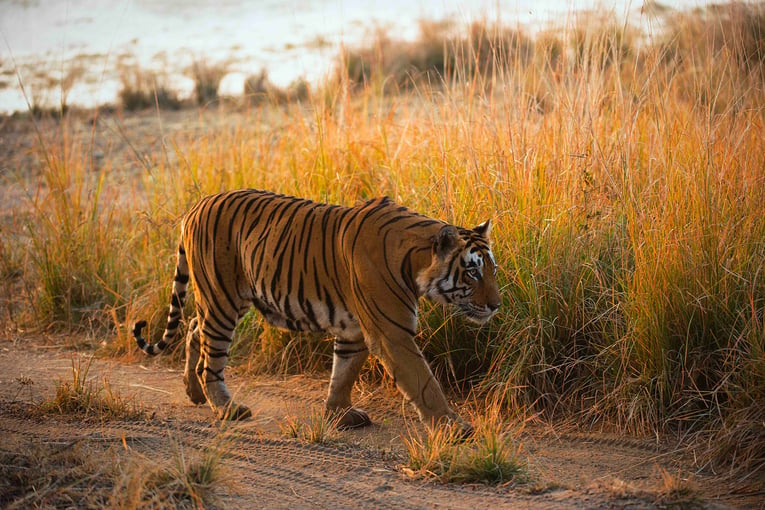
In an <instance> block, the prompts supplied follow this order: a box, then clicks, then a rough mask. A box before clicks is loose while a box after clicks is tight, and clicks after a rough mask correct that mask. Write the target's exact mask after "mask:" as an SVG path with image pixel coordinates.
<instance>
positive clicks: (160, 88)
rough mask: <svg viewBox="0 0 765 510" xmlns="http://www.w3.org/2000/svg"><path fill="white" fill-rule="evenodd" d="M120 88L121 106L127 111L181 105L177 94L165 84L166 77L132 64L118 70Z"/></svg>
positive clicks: (170, 107) (171, 107)
mask: <svg viewBox="0 0 765 510" xmlns="http://www.w3.org/2000/svg"><path fill="white" fill-rule="evenodd" d="M120 81H121V82H122V88H121V89H120V91H119V100H120V104H121V105H122V107H123V108H125V109H126V110H129V111H134V110H142V109H144V108H155V107H156V108H161V109H173V110H176V109H178V108H180V107H181V100H180V98H179V97H178V94H177V93H176V92H174V91H173V90H171V89H170V88H169V87H168V85H167V83H166V82H167V78H166V77H163V76H161V75H160V74H159V73H152V72H147V71H145V70H143V69H141V68H140V66H138V64H133V65H131V66H124V67H123V68H122V69H121V71H120Z"/></svg>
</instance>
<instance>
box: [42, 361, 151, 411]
mask: <svg viewBox="0 0 765 510" xmlns="http://www.w3.org/2000/svg"><path fill="white" fill-rule="evenodd" d="M92 360H93V358H90V359H88V361H87V363H86V364H85V366H83V365H82V360H78V361H77V362H76V363H75V361H74V360H72V380H71V381H57V382H56V394H55V396H53V397H51V398H49V399H46V400H43V401H42V402H40V403H39V404H37V405H36V406H35V409H34V413H35V414H39V415H43V416H45V415H63V416H67V417H71V418H76V419H78V420H98V421H103V420H135V419H145V418H146V413H145V411H144V410H143V409H141V406H140V405H138V404H137V403H136V402H135V401H134V400H133V399H125V398H123V397H122V396H120V395H119V393H116V392H115V391H113V390H112V388H111V386H110V385H109V382H108V381H107V380H105V379H104V381H103V385H102V386H96V385H95V384H94V383H93V381H89V380H88V371H89V370H90V364H91V362H92Z"/></svg>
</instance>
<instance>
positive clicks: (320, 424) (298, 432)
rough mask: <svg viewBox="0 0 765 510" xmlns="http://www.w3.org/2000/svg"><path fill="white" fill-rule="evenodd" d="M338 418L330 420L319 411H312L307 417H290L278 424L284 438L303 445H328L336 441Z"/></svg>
mask: <svg viewBox="0 0 765 510" xmlns="http://www.w3.org/2000/svg"><path fill="white" fill-rule="evenodd" d="M339 419H340V416H338V417H335V418H332V417H330V416H327V414H326V413H325V412H324V411H323V410H320V409H314V410H313V411H312V412H311V413H309V414H308V415H301V416H297V415H290V416H287V417H285V419H284V421H283V422H282V423H280V424H279V429H280V430H281V433H282V435H283V436H285V437H290V438H294V439H298V440H300V441H302V442H304V443H318V444H324V443H329V442H331V441H332V440H334V439H337V437H338V433H337V422H338V420H339Z"/></svg>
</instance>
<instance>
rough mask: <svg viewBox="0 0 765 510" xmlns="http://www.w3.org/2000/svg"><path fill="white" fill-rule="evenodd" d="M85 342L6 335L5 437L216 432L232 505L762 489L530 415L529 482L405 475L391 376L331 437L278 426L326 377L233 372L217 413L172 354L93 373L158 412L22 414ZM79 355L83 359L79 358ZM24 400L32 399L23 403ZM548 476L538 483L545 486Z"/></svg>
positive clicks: (152, 440) (429, 502) (9, 441)
mask: <svg viewBox="0 0 765 510" xmlns="http://www.w3.org/2000/svg"><path fill="white" fill-rule="evenodd" d="M85 358H86V356H85V355H82V354H78V353H73V352H71V351H69V352H65V351H62V350H61V349H56V348H45V347H44V346H42V345H38V344H36V343H35V342H32V343H31V344H29V343H21V342H18V341H16V342H11V341H9V340H2V339H0V374H2V375H1V376H0V377H1V379H2V380H0V437H3V440H2V442H3V443H4V446H3V449H8V448H11V449H12V448H14V447H21V448H23V445H24V444H25V442H27V443H28V442H29V441H33V440H43V441H59V442H66V441H70V442H72V441H76V440H83V441H84V442H85V443H96V442H100V443H103V444H105V445H117V446H119V445H120V444H122V445H124V447H125V449H128V447H129V448H130V450H131V451H134V452H136V453H137V454H140V455H143V456H146V457H147V458H149V459H167V458H169V457H171V456H172V454H173V451H174V450H173V449H174V448H175V449H176V450H177V449H178V448H179V447H180V448H187V449H189V451H194V450H198V449H200V448H201V447H202V446H203V445H207V444H211V443H214V442H216V441H218V442H219V443H220V444H224V445H225V446H224V448H225V451H226V452H227V454H226V455H225V457H224V458H223V463H224V466H225V469H226V473H227V475H228V476H229V477H230V478H232V479H234V480H236V483H234V484H233V485H232V488H231V489H230V490H228V491H225V492H224V493H223V494H221V496H220V501H219V502H220V506H222V507H231V508H233V507H238V508H292V509H295V508H350V507H357V508H395V509H404V508H471V509H472V508H614V507H616V508H622V507H628V508H654V507H656V506H657V505H659V504H660V503H661V501H662V500H661V498H660V492H661V476H660V468H663V469H664V470H666V471H667V472H669V473H673V474H676V475H677V476H678V477H681V478H685V477H691V478H693V481H692V482H691V485H692V486H693V487H694V492H695V493H696V496H695V498H696V500H697V501H702V503H700V504H699V506H703V507H707V508H726V507H729V506H730V507H745V506H750V505H752V504H757V503H758V501H757V500H756V498H755V499H752V497H749V498H742V497H741V496H732V495H727V496H725V495H723V493H724V492H725V486H724V483H722V482H721V481H720V480H718V479H716V478H714V477H711V476H709V475H703V474H695V475H693V474H691V473H690V470H691V466H690V463H689V462H688V461H687V459H684V458H683V457H682V456H681V455H680V454H679V453H677V452H674V451H673V450H671V449H668V448H666V447H662V446H658V445H656V443H655V442H650V441H647V440H645V441H644V440H641V439H635V438H622V437H616V436H609V435H596V434H576V433H565V434H554V433H552V432H551V431H550V430H549V429H546V428H544V427H541V426H538V427H531V430H529V429H528V428H527V430H526V432H524V434H523V437H522V439H521V440H522V444H523V445H524V450H523V453H524V455H527V456H528V458H529V463H530V465H531V467H532V471H533V473H534V478H535V482H533V483H532V484H527V485H526V486H512V485H506V486H501V487H490V486H484V485H478V484H476V485H462V486H460V485H450V484H441V483H437V482H434V481H426V482H424V481H417V480H411V479H409V478H408V477H407V476H406V475H405V474H404V472H403V471H402V469H401V465H402V464H404V462H405V460H406V455H405V449H404V444H403V442H402V439H401V433H402V432H403V431H405V430H406V428H407V427H411V426H419V425H418V424H416V423H415V422H413V416H412V413H411V411H409V410H406V409H404V413H405V414H406V417H403V416H402V406H401V398H400V396H398V395H397V394H396V393H395V392H393V391H391V390H390V389H389V388H378V389H374V390H367V391H364V392H362V394H361V395H360V396H359V398H360V400H361V401H362V402H363V404H362V405H363V407H365V408H366V409H367V410H368V411H369V412H370V415H371V416H372V417H373V420H374V421H375V425H374V426H372V427H369V428H368V429H366V430H361V431H352V432H342V433H340V434H339V438H338V439H337V440H335V441H333V442H331V443H330V444H324V445H321V444H309V443H304V442H300V441H298V440H296V439H289V438H285V437H284V436H283V434H282V433H281V432H280V427H279V425H280V424H281V423H284V422H285V419H286V417H287V416H292V415H300V414H305V413H310V411H311V410H312V409H320V407H321V404H322V399H323V397H324V393H325V385H326V380H324V379H318V378H310V377H302V376H301V377H291V378H286V379H277V378H273V377H259V378H257V379H251V378H246V377H241V376H240V377H237V376H235V375H233V374H232V375H231V376H230V377H229V385H230V387H231V388H232V389H237V391H238V393H239V395H240V396H239V398H240V399H241V400H242V401H243V402H245V403H247V404H248V405H250V406H251V407H252V408H253V409H254V410H255V417H254V419H253V420H250V421H248V422H246V423H243V424H239V425H236V426H233V427H231V426H228V427H221V425H220V424H219V423H217V422H215V421H214V420H213V419H212V416H211V413H210V411H209V409H208V408H207V407H206V406H199V407H195V406H193V405H191V404H190V403H189V402H188V400H187V399H186V396H185V393H184V390H183V383H182V380H181V375H182V374H181V371H180V370H179V369H175V368H173V369H170V368H168V367H167V364H166V363H162V362H159V363H158V362H155V361H147V362H145V363H141V364H123V363H119V362H114V361H109V360H103V359H94V360H93V362H92V365H91V367H90V371H89V373H88V377H89V378H91V379H92V380H93V381H94V382H103V381H108V383H109V384H110V385H111V387H112V388H114V389H115V390H116V391H117V392H119V394H120V395H122V396H123V397H134V398H135V399H136V400H137V401H138V402H140V403H141V405H142V406H143V407H144V408H146V409H147V410H149V411H150V412H151V413H152V414H153V416H152V418H151V419H150V420H141V421H121V420H117V421H100V422H99V421H85V422H83V421H78V420H76V419H72V418H45V419H41V418H38V417H32V416H29V415H28V413H25V412H24V411H23V409H25V405H27V404H29V403H30V402H34V401H39V400H41V399H42V398H44V397H45V396H49V395H50V394H52V393H53V391H54V390H55V383H56V382H57V381H69V380H71V371H72V363H73V360H74V363H77V360H80V359H85ZM86 362H87V360H85V361H83V364H84V363H86ZM27 407H28V405H27ZM540 488H541V489H543V490H539V489H540Z"/></svg>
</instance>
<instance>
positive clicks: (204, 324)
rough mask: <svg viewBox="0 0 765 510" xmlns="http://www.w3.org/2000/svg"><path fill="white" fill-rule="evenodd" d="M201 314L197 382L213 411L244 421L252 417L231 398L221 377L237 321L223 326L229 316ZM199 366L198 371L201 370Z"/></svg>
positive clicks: (224, 417)
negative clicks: (212, 316) (219, 316)
mask: <svg viewBox="0 0 765 510" xmlns="http://www.w3.org/2000/svg"><path fill="white" fill-rule="evenodd" d="M199 315H200V320H199V332H200V343H201V347H202V349H201V359H200V360H199V362H198V363H197V373H198V374H199V381H200V382H201V383H202V390H203V391H204V395H205V397H206V398H207V402H208V403H209V404H210V407H212V410H213V413H215V416H217V417H218V419H220V420H244V419H246V418H249V417H251V416H252V412H251V411H250V409H249V408H248V407H247V406H244V405H241V404H237V403H236V402H234V400H233V399H232V398H231V393H229V391H228V388H227V387H226V383H225V382H224V380H223V370H224V369H225V368H226V362H227V361H228V349H229V347H230V346H231V339H232V338H233V336H234V326H235V325H236V320H233V321H231V326H230V327H227V326H224V325H222V323H223V322H228V319H226V318H223V319H218V318H215V319H211V318H210V317H205V316H204V315H203V314H199ZM200 368H201V370H200Z"/></svg>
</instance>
